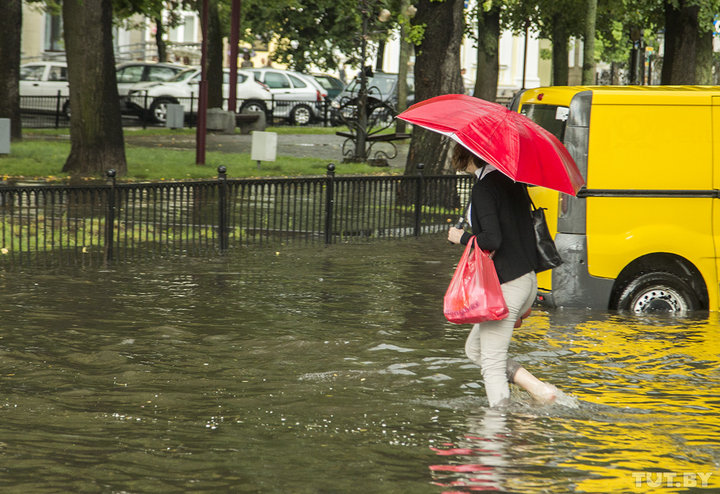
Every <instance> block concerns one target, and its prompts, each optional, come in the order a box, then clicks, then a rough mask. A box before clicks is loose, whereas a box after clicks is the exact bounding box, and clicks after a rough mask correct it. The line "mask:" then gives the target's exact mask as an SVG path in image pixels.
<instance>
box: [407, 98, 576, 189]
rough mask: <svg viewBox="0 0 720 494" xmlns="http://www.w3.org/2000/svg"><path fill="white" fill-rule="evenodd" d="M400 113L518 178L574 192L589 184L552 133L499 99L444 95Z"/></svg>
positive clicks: (530, 182)
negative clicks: (449, 138)
mask: <svg viewBox="0 0 720 494" xmlns="http://www.w3.org/2000/svg"><path fill="white" fill-rule="evenodd" d="M398 118H401V119H403V120H405V121H407V122H410V123H411V124H413V125H418V126H420V127H424V128H426V129H429V130H432V131H435V132H439V133H441V134H444V135H446V136H449V137H451V138H452V139H454V140H455V141H457V142H459V143H460V144H462V145H463V146H465V147H466V148H467V149H469V150H470V151H471V152H472V153H474V154H476V155H477V156H479V157H480V158H482V159H484V160H485V161H487V162H488V163H490V164H492V165H493V166H495V168H497V169H498V170H500V171H501V172H502V173H504V174H505V175H507V176H508V177H510V178H512V179H513V180H515V181H517V182H524V183H527V184H532V185H539V186H542V187H547V188H550V189H554V190H558V191H560V192H565V193H567V194H572V195H575V194H577V191H578V190H580V188H581V187H582V186H583V185H585V180H584V179H583V177H582V175H581V174H580V171H579V170H578V167H577V165H576V164H575V161H574V160H573V159H572V156H570V153H569V152H568V150H567V149H566V148H565V146H564V145H563V144H562V143H561V142H560V141H559V140H558V139H557V138H556V137H555V136H554V135H553V134H551V133H550V132H548V131H547V130H545V129H544V128H542V127H541V126H539V125H538V124H536V123H535V122H533V121H532V120H530V119H529V118H527V117H526V116H524V115H521V114H520V113H517V112H514V111H511V110H508V109H507V108H505V107H504V106H502V105H498V104H497V103H491V102H489V101H485V100H482V99H479V98H473V97H472V96H467V95H464V94H446V95H443V96H436V97H434V98H430V99H428V100H425V101H421V102H420V103H416V104H414V105H413V106H411V107H410V108H408V109H407V110H405V111H404V112H402V113H401V114H400V115H398Z"/></svg>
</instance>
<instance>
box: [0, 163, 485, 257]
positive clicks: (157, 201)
mask: <svg viewBox="0 0 720 494" xmlns="http://www.w3.org/2000/svg"><path fill="white" fill-rule="evenodd" d="M218 172H219V176H218V179H217V180H212V181H196V182H162V183H141V184H129V183H116V181H115V176H114V172H113V171H112V170H111V171H109V172H108V177H109V183H107V184H100V185H93V186H72V185H67V186H65V185H22V186H17V185H0V264H17V263H20V264H23V263H30V262H34V261H35V260H38V259H39V258H42V257H46V258H47V259H48V260H52V261H53V262H57V261H62V260H67V261H69V262H71V263H77V262H86V261H87V262H91V261H95V262H97V261H100V262H107V261H113V260H123V259H129V258H133V257H136V256H152V255H173V254H183V255H185V254H189V255H204V254H210V255H212V254H217V253H219V252H222V251H226V250H232V249H237V248H240V247H242V246H246V245H251V244H277V243H278V242H281V241H287V242H290V241H292V242H304V243H318V244H323V243H324V244H331V243H337V242H356V241H361V240H367V239H377V238H399V237H408V236H418V235H423V234H428V233H436V232H440V231H444V230H445V229H447V227H448V225H449V224H451V223H450V222H453V223H454V221H455V220H456V219H457V215H458V212H459V208H460V206H461V204H464V201H465V200H466V198H467V197H468V194H469V191H470V189H471V187H472V181H471V180H470V177H469V176H464V175H440V176H427V177H426V176H423V174H422V169H421V168H420V169H419V170H418V174H417V175H414V176H411V175H404V176H363V177H359V176H353V177H345V176H336V175H335V167H334V165H332V164H331V165H328V172H327V174H326V176H322V177H308V178H273V179H229V178H227V173H226V169H225V167H222V166H221V167H219V168H218Z"/></svg>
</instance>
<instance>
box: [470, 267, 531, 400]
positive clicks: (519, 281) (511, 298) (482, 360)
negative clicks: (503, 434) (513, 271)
mask: <svg viewBox="0 0 720 494" xmlns="http://www.w3.org/2000/svg"><path fill="white" fill-rule="evenodd" d="M500 287H501V288H502V292H503V296H504V297H505V303H506V304H507V306H508V310H509V314H508V317H506V318H505V319H501V320H499V321H486V322H483V323H479V324H475V325H473V328H472V331H470V335H468V338H467V341H466V342H465V353H466V354H467V356H468V358H469V359H470V360H472V361H473V362H475V363H476V364H477V365H479V366H480V370H481V371H482V376H483V380H484V381H485V393H486V394H487V397H488V401H489V402H490V406H491V407H495V406H499V405H504V404H506V403H508V402H509V400H510V386H509V385H508V381H510V380H512V376H513V375H514V374H515V371H517V369H518V368H519V367H520V366H519V365H518V364H517V363H516V362H515V361H514V360H512V359H510V358H508V347H509V346H510V340H511V338H512V334H513V329H514V326H515V322H516V321H517V320H518V318H519V317H520V316H521V315H522V314H524V313H525V312H526V311H527V310H528V309H529V308H530V307H531V306H532V304H533V302H534V301H535V295H536V293H537V277H536V275H535V272H533V271H531V272H530V273H527V274H525V275H523V276H521V277H520V278H516V279H514V280H512V281H508V282H506V283H503V284H502V285H500Z"/></svg>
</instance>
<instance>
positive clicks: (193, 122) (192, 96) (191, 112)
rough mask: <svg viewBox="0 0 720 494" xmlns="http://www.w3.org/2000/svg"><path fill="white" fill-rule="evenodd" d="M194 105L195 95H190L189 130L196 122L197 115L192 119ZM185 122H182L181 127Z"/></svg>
mask: <svg viewBox="0 0 720 494" xmlns="http://www.w3.org/2000/svg"><path fill="white" fill-rule="evenodd" d="M194 105H195V93H190V115H189V116H188V118H189V119H190V120H189V122H190V128H191V129H192V127H193V125H195V123H196V122H197V115H195V117H194V118H193V106H194ZM184 124H185V122H183V125H184Z"/></svg>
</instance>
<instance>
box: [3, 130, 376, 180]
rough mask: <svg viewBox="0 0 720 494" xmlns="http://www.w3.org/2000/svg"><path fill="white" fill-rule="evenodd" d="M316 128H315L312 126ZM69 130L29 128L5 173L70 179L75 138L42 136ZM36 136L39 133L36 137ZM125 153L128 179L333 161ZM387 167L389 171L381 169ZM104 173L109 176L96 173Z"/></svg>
mask: <svg viewBox="0 0 720 494" xmlns="http://www.w3.org/2000/svg"><path fill="white" fill-rule="evenodd" d="M268 130H271V131H273V132H275V131H281V132H279V133H298V131H300V130H302V131H303V133H308V134H310V133H318V131H320V132H323V133H331V132H332V133H334V132H335V130H336V129H335V128H316V127H314V128H307V127H290V128H288V127H277V128H272V129H268ZM311 131H314V132H311ZM194 133H195V129H179V130H173V129H158V128H153V129H146V130H142V129H140V130H125V134H126V135H131V134H135V135H188V134H192V135H194ZM53 135H56V136H67V135H68V129H43V130H33V131H25V132H24V136H25V137H26V139H24V140H22V141H19V142H13V143H12V146H11V154H10V155H7V156H2V155H0V178H3V177H5V178H10V177H18V178H25V179H48V180H67V179H69V178H70V177H69V176H68V174H67V173H63V172H62V167H63V164H64V163H65V160H66V159H67V156H68V154H69V153H70V142H69V140H67V139H66V138H62V139H57V140H55V139H52V138H50V139H47V138H45V139H42V138H40V137H43V136H44V137H49V136H53ZM33 137H37V138H40V139H33ZM125 154H126V159H127V164H128V174H127V176H125V177H123V178H122V179H123V180H182V179H203V178H212V177H216V176H217V167H218V166H220V165H224V166H226V167H227V169H228V177H230V178H246V177H278V176H308V175H324V174H325V173H327V165H328V161H327V160H325V159H320V158H297V157H293V156H278V157H277V160H276V161H274V162H263V163H261V165H260V169H259V170H258V166H257V163H256V162H254V161H252V160H251V159H250V154H249V153H222V152H214V151H208V152H207V154H206V158H205V162H206V165H204V166H197V165H195V150H194V149H193V150H178V149H165V148H163V147H157V148H150V147H143V146H134V145H132V144H126V146H125ZM339 161H340V160H338V163H337V164H336V165H337V166H336V173H337V174H345V175H371V174H378V173H379V170H378V168H375V167H371V166H369V165H366V164H364V163H339ZM380 173H383V174H384V173H386V172H384V171H383V172H380ZM93 178H104V177H93Z"/></svg>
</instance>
